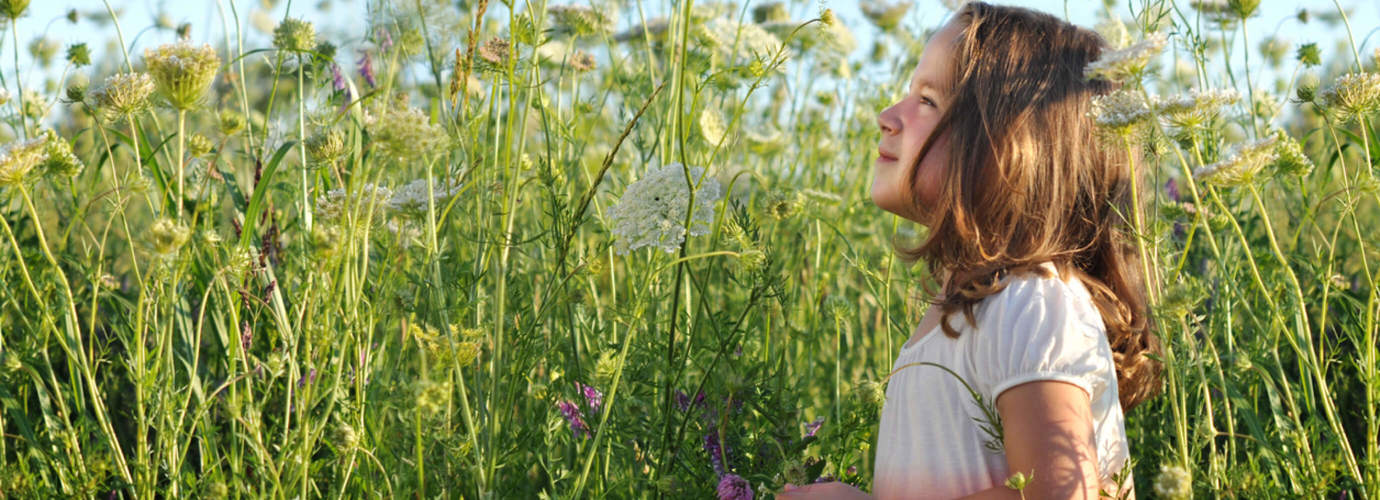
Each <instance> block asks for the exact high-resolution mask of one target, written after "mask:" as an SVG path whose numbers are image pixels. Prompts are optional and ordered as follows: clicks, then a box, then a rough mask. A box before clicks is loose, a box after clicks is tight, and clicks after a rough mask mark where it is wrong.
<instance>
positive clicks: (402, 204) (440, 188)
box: [385, 179, 460, 215]
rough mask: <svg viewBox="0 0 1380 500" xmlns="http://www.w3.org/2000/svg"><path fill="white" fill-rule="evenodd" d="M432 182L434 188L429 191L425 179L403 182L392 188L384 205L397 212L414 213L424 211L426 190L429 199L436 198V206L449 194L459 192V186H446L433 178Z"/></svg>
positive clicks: (452, 194) (426, 198)
mask: <svg viewBox="0 0 1380 500" xmlns="http://www.w3.org/2000/svg"><path fill="white" fill-rule="evenodd" d="M432 183H433V184H434V185H435V189H432V190H429V191H428V189H427V181H426V179H414V180H413V181H412V182H409V183H407V184H403V185H402V187H399V188H397V189H395V190H393V194H392V196H389V197H388V201H387V202H385V206H387V207H388V209H389V210H393V211H396V212H399V213H403V214H408V215H416V214H419V213H423V212H426V209H427V200H428V192H429V193H430V199H434V200H436V201H435V202H436V204H437V206H438V207H439V206H440V205H441V204H442V203H444V202H445V201H446V200H447V199H449V198H450V197H451V196H455V194H456V193H459V192H460V186H450V187H447V186H444V185H443V183H441V182H438V181H436V180H433V181H432Z"/></svg>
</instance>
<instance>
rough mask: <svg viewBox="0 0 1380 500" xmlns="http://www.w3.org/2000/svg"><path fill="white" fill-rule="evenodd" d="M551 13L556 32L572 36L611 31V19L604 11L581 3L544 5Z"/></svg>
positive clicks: (612, 23)
mask: <svg viewBox="0 0 1380 500" xmlns="http://www.w3.org/2000/svg"><path fill="white" fill-rule="evenodd" d="M546 12H547V13H548V14H551V19H552V21H553V24H554V25H555V28H556V32H557V33H563V34H570V35H573V36H577V37H579V36H585V35H597V34H601V33H608V32H611V31H613V25H614V22H613V20H611V19H609V16H606V15H604V13H602V12H599V11H597V10H594V9H592V8H589V7H585V6H581V5H551V6H547V7H546Z"/></svg>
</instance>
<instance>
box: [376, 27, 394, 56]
mask: <svg viewBox="0 0 1380 500" xmlns="http://www.w3.org/2000/svg"><path fill="white" fill-rule="evenodd" d="M374 38H376V39H378V43H379V50H380V51H382V52H388V51H389V50H391V49H392V48H393V35H392V34H391V33H389V32H388V29H387V28H384V27H383V26H379V27H378V29H375V30H374Z"/></svg>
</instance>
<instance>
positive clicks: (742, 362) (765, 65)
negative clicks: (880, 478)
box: [0, 0, 1380, 499]
mask: <svg viewBox="0 0 1380 500" xmlns="http://www.w3.org/2000/svg"><path fill="white" fill-rule="evenodd" d="M87 3H88V4H90V5H84V6H81V7H82V8H81V9H73V10H72V11H71V13H70V14H69V18H70V19H58V20H52V23H50V25H51V24H53V23H66V22H73V23H75V22H76V21H77V20H78V19H83V20H89V19H100V20H101V23H102V24H101V25H102V26H104V27H105V31H104V32H101V33H90V34H88V36H90V37H91V39H89V40H66V41H64V43H61V44H60V43H57V42H55V41H54V40H52V39H50V38H46V37H40V38H35V39H33V40H22V39H20V38H19V37H18V35H17V34H16V30H15V29H14V27H15V26H16V25H25V24H26V23H28V24H41V23H48V22H49V20H47V19H38V18H34V17H32V16H29V15H28V12H27V10H28V7H29V5H28V4H29V2H28V0H0V20H2V21H3V25H4V27H5V28H6V29H5V30H4V32H3V33H0V34H2V35H3V37H0V39H3V40H4V42H3V43H2V44H0V56H6V57H0V61H4V62H0V87H3V89H5V90H3V91H0V121H3V124H0V144H4V146H3V149H2V150H0V151H3V152H0V497H10V498H50V497H101V498H151V497H156V496H164V497H206V498H223V497H235V498H239V497H254V498H257V497H274V498H279V497H302V498H307V497H311V498H317V497H329V498H344V497H351V498H354V497H390V498H391V497H404V496H407V497H427V498H431V497H442V498H586V497H598V498H605V497H609V498H647V497H658V498H660V497H671V498H706V497H715V496H717V497H719V498H730V499H750V498H770V497H771V496H772V495H773V493H774V492H776V491H779V489H780V488H781V487H782V485H784V484H786V483H794V484H803V483H809V482H812V481H816V480H838V481H846V482H848V483H851V484H854V485H858V486H860V487H862V488H863V489H865V490H866V489H867V488H868V486H869V485H870V483H871V478H872V476H871V473H872V467H871V463H872V460H873V451H872V447H873V446H875V444H876V434H875V433H876V429H877V423H878V418H879V410H880V406H881V404H882V402H883V399H884V396H883V392H882V391H883V388H884V387H885V383H886V380H887V376H888V375H889V373H890V369H891V366H892V362H893V361H894V359H895V356H896V352H897V350H898V349H899V347H900V346H901V344H902V343H903V342H904V341H905V339H907V338H908V337H909V336H910V333H911V330H912V329H913V328H914V325H915V324H916V323H918V321H919V316H920V313H921V312H922V311H923V310H924V308H925V307H926V304H925V302H924V300H925V299H926V298H927V297H928V293H929V291H927V290H926V289H925V288H924V286H923V283H924V281H925V280H926V279H927V270H926V269H925V267H924V266H923V265H910V264H907V263H905V262H902V261H900V260H899V259H898V258H897V256H896V254H895V252H894V251H893V247H892V245H893V243H896V242H901V243H906V242H914V241H916V240H917V239H919V238H923V237H924V234H925V232H924V231H925V230H924V228H922V227H919V226H916V225H914V224H912V223H909V222H905V221H903V220H900V219H898V218H896V217H894V216H891V215H890V214H887V213H885V212H883V211H882V210H880V209H878V208H877V207H876V206H874V205H873V204H872V202H871V199H870V195H869V192H870V186H871V183H872V169H873V166H872V165H873V160H874V159H875V155H876V153H875V149H876V148H875V145H876V142H877V139H878V133H879V132H878V127H877V125H876V115H877V113H878V112H879V111H880V110H882V109H884V108H885V107H886V106H888V105H890V104H891V103H892V102H894V101H895V100H896V99H897V98H898V97H899V96H900V95H901V93H903V92H904V82H905V81H906V79H907V78H908V76H909V72H910V70H911V68H913V67H914V65H915V63H916V60H917V58H918V56H919V54H920V51H921V49H922V48H923V45H924V43H925V40H926V39H927V38H928V33H929V31H928V30H931V29H934V28H936V27H937V26H938V23H939V22H941V20H942V18H943V16H942V15H940V14H942V13H936V12H928V13H926V14H925V15H920V13H918V12H917V11H916V9H917V8H918V7H908V2H863V3H862V12H863V14H864V18H865V19H864V20H859V22H844V21H843V20H840V19H839V18H838V16H836V15H835V13H834V12H833V11H831V10H828V9H824V8H822V7H821V5H819V4H817V3H815V2H806V1H800V0H792V1H787V2H766V1H751V2H713V1H698V2H695V1H686V2H667V1H664V0H659V1H656V2H652V1H650V0H649V1H647V2H643V1H641V0H621V1H613V0H595V1H591V2H575V3H570V4H558V3H556V2H546V1H544V0H528V1H524V2H489V1H487V0H467V1H458V2H447V1H441V0H397V1H394V2H379V1H372V0H371V1H367V2H363V3H361V4H347V5H345V6H344V7H343V8H348V9H350V10H349V12H348V13H340V14H341V15H344V14H348V15H351V16H358V17H362V18H363V19H365V23H364V24H365V25H366V27H365V28H363V29H362V31H361V32H358V33H354V34H353V35H352V36H350V37H345V38H342V39H328V37H326V36H324V35H322V34H319V33H318V32H317V30H316V28H315V27H314V26H313V25H312V24H311V23H309V22H307V21H304V20H303V18H302V17H301V14H300V13H298V12H299V11H302V9H311V8H312V7H311V6H310V5H306V4H304V5H296V4H290V6H289V7H288V9H287V10H288V15H287V16H285V17H283V18H280V19H279V18H275V19H262V18H258V19H254V16H253V15H251V12H247V11H246V9H245V6H244V5H239V6H237V5H235V3H234V2H217V3H216V12H217V13H218V14H219V17H217V18H216V21H218V22H219V23H221V26H215V27H211V26H194V25H190V24H187V25H172V24H164V23H161V22H160V23H155V24H153V25H147V22H146V21H143V20H132V19H124V18H121V17H120V16H119V15H118V13H117V12H118V9H116V8H115V7H118V6H113V5H111V4H109V3H96V2H87ZM270 3H271V2H270ZM951 3H952V2H951ZM922 5H927V4H922ZM1331 5H1332V6H1331V7H1329V6H1328V4H1327V3H1324V4H1323V6H1322V7H1313V6H1310V7H1309V8H1301V9H1299V10H1298V14H1297V15H1296V16H1294V17H1292V18H1288V19H1283V20H1279V23H1278V24H1276V25H1275V26H1274V28H1273V31H1270V30H1269V27H1270V23H1268V22H1267V23H1261V22H1257V21H1259V20H1260V19H1259V12H1258V7H1259V0H1227V1H1221V0H1218V1H1211V0H1201V1H1193V2H1185V1H1179V2H1173V1H1169V0H1129V2H1127V1H1118V0H1107V1H1105V2H1101V3H1098V4H1097V5H1096V7H1095V8H1097V9H1099V15H1098V17H1099V19H1101V21H1100V22H1099V23H1098V24H1097V26H1096V28H1097V30H1098V31H1099V32H1100V33H1102V35H1103V36H1104V38H1106V39H1107V41H1108V43H1109V45H1110V46H1111V47H1112V48H1115V49H1120V50H1119V51H1118V52H1116V53H1115V54H1116V55H1115V56H1109V57H1106V58H1104V60H1103V61H1102V62H1100V63H1098V64H1095V65H1094V67H1090V68H1089V74H1090V75H1092V74H1095V75H1100V76H1102V77H1106V78H1112V79H1116V80H1119V81H1121V82H1122V88H1121V90H1120V91H1118V92H1117V93H1115V94H1113V95H1111V96H1108V97H1107V98H1106V99H1102V100H1099V101H1098V102H1097V104H1096V105H1097V115H1096V117H1095V119H1096V120H1098V123H1099V124H1100V125H1102V126H1103V129H1104V132H1105V133H1106V134H1107V135H1106V136H1105V138H1106V139H1107V141H1105V142H1106V143H1108V144H1114V145H1116V147H1125V148H1128V149H1130V150H1132V151H1134V152H1136V154H1137V155H1138V157H1139V159H1140V160H1139V163H1138V164H1137V172H1136V173H1137V175H1136V179H1137V182H1138V183H1139V184H1138V185H1139V194H1140V197H1139V198H1138V200H1137V202H1136V204H1137V207H1138V210H1137V211H1136V212H1135V213H1133V214H1127V217H1128V220H1130V221H1132V223H1133V227H1134V232H1135V235H1136V241H1137V245H1138V249H1139V251H1140V252H1141V254H1142V255H1143V256H1145V259H1146V262H1145V264H1146V266H1145V267H1146V271H1147V272H1148V273H1149V274H1150V275H1152V276H1154V277H1155V279H1153V280H1151V283H1150V285H1149V290H1148V293H1149V294H1150V296H1151V297H1152V300H1151V302H1152V307H1153V312H1154V317H1155V324H1156V328H1157V334H1158V335H1159V337H1160V338H1161V339H1162V341H1163V344H1164V351H1163V355H1162V356H1161V361H1162V362H1163V374H1164V375H1163V384H1164V385H1163V391H1162V394H1161V395H1159V396H1158V397H1156V398H1154V399H1152V400H1150V401H1149V402H1147V403H1145V404H1143V405H1141V406H1139V407H1137V408H1135V409H1134V410H1133V411H1131V412H1129V413H1128V415H1127V420H1126V427H1127V435H1128V438H1129V439H1130V442H1131V450H1132V457H1133V458H1132V467H1133V470H1134V471H1135V481H1136V483H1137V484H1136V486H1137V488H1136V490H1137V495H1138V496H1139V497H1140V498H1190V497H1193V496H1201V497H1207V498H1216V497H1224V498H1250V499H1256V498H1346V499H1350V498H1362V499H1364V498H1375V497H1377V496H1380V449H1377V443H1378V442H1380V441H1378V436H1377V434H1380V416H1377V414H1376V408H1377V405H1380V402H1377V401H1376V399H1377V396H1380V372H1377V368H1380V363H1378V361H1377V357H1376V355H1377V352H1376V351H1377V340H1376V334H1377V332H1380V326H1377V314H1378V313H1380V296H1377V293H1378V292H1380V291H1378V290H1377V288H1376V281H1377V277H1376V273H1378V272H1380V269H1375V266H1371V265H1370V259H1371V258H1375V259H1377V263H1378V264H1380V252H1378V251H1377V249H1378V248H1380V240H1378V239H1376V237H1375V236H1374V235H1375V234H1377V232H1380V181H1377V178H1376V176H1377V175H1380V170H1377V168H1376V165H1375V160H1374V157H1375V156H1377V155H1380V141H1377V139H1380V137H1377V134H1376V120H1375V118H1376V114H1377V113H1376V112H1377V110H1380V73H1378V72H1380V69H1377V63H1380V50H1375V49H1374V47H1375V46H1376V45H1375V43H1374V42H1372V43H1371V44H1370V45H1367V44H1366V41H1367V40H1368V39H1369V37H1368V34H1369V33H1372V32H1373V31H1374V30H1375V29H1376V28H1377V27H1380V26H1377V25H1376V24H1378V23H1377V20H1375V19H1364V20H1358V19H1352V18H1350V17H1348V11H1347V10H1346V9H1345V8H1343V7H1344V6H1343V5H1341V4H1340V3H1333V4H1331ZM336 8H337V9H339V8H342V7H341V6H337V7H336ZM924 8H927V9H935V8H938V7H934V6H932V5H927V6H926V7H924ZM948 8H951V9H952V8H954V6H953V5H949V7H948ZM1078 8H1085V7H1078ZM1268 21H1270V22H1273V21H1275V20H1273V19H1271V20H1268ZM1319 23H1321V24H1324V25H1325V26H1327V30H1326V31H1327V32H1328V33H1332V34H1334V35H1335V36H1336V37H1337V38H1336V39H1332V40H1299V39H1290V37H1291V35H1290V33H1292V32H1295V31H1296V30H1298V29H1299V28H1300V27H1301V26H1306V25H1307V26H1311V25H1317V24H1319ZM213 28H216V29H221V28H223V32H224V33H225V34H224V36H223V37H214V38H206V37H205V35H204V34H205V33H209V32H212V31H213ZM1248 28H1249V29H1248ZM255 30H257V32H258V33H259V34H260V35H261V36H257V37H255V36H249V35H251V34H253V33H255V32H256V31H255ZM1257 31H1261V32H1257ZM863 32H867V33H870V34H871V35H870V36H867V37H862V36H859V34H860V33H863ZM107 39H109V40H113V42H114V43H113V44H112V45H111V47H112V50H108V51H106V52H105V53H104V54H103V55H102V57H101V58H100V60H92V59H93V57H92V54H93V51H92V50H91V49H90V47H95V46H97V45H98V44H103V43H106V42H107ZM249 40H261V41H263V43H248V41H249ZM862 40H868V41H872V42H873V43H871V44H864V43H861V42H860V41H862ZM1238 40H1239V41H1240V42H1239V43H1238V42H1237V41H1238ZM1332 46H1336V47H1338V48H1339V49H1338V50H1335V51H1329V52H1328V54H1329V57H1327V58H1326V59H1324V57H1323V56H1322V54H1323V53H1324V51H1323V50H1321V48H1328V47H1332ZM1368 50H1373V52H1369V51H1368ZM21 51H24V53H26V54H28V55H29V57H26V58H25V61H26V62H27V64H38V65H41V66H42V68H41V69H43V70H48V71H47V74H51V75H53V76H52V77H50V78H49V79H48V80H47V81H46V82H45V83H44V84H43V85H37V84H35V81H36V80H37V79H36V78H29V79H25V78H23V77H22V76H21V75H26V74H32V72H33V71H35V69H34V68H29V67H21V60H20V57H19V54H20V52H21ZM10 53H13V56H14V57H13V60H12V62H13V64H10V63H11V61H10V60H9V59H10V58H9V57H8V56H9V55H10ZM878 74H883V75H886V77H885V78H877V77H875V75H878ZM1367 235H1369V236H1367ZM1037 474H1038V473H1037Z"/></svg>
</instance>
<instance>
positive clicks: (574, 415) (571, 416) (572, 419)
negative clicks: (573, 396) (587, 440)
mask: <svg viewBox="0 0 1380 500" xmlns="http://www.w3.org/2000/svg"><path fill="white" fill-rule="evenodd" d="M556 408H557V409H559V410H560V411H561V416H563V417H565V421H566V423H568V424H570V432H572V433H574V434H575V437H576V438H579V437H581V436H587V435H589V426H587V425H585V420H584V418H582V417H581V416H580V407H578V406H575V403H572V402H570V401H565V400H561V401H557V402H556Z"/></svg>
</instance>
